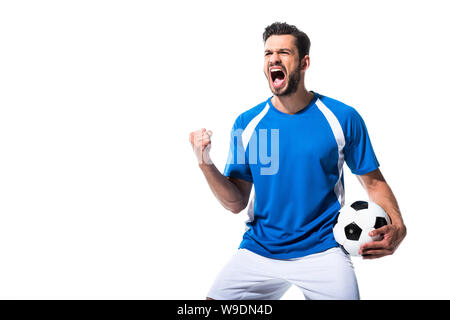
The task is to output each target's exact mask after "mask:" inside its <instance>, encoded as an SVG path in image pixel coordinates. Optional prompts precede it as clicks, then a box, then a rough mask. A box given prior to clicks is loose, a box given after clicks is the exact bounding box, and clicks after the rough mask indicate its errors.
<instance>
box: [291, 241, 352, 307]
mask: <svg viewBox="0 0 450 320" xmlns="http://www.w3.org/2000/svg"><path fill="white" fill-rule="evenodd" d="M295 263H296V267H295V268H291V270H290V271H289V280H290V281H291V283H293V284H295V285H296V286H298V287H300V289H302V291H303V294H304V295H305V298H306V299H314V300H328V299H337V300H358V299H359V289H358V282H357V279H356V275H355V271H354V269H353V264H352V261H351V259H350V256H349V255H347V254H346V253H345V252H344V251H343V250H342V249H341V248H331V249H329V250H326V251H324V252H320V253H318V254H313V255H310V256H307V257H304V258H301V259H299V260H296V261H295ZM292 269H293V270H292Z"/></svg>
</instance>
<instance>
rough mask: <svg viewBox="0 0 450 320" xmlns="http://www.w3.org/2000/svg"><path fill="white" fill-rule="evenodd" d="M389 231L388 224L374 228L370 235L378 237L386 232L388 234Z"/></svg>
mask: <svg viewBox="0 0 450 320" xmlns="http://www.w3.org/2000/svg"><path fill="white" fill-rule="evenodd" d="M388 231H389V225H386V226H382V227H381V228H378V229H375V230H372V231H371V232H369V236H371V237H376V236H382V235H384V234H386V233H387V232H388Z"/></svg>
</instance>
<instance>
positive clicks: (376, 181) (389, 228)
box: [357, 169, 406, 259]
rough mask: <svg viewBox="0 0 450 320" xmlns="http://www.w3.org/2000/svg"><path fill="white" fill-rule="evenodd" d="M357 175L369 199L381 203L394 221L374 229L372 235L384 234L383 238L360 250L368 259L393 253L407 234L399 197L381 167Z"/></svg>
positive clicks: (363, 246) (365, 245)
mask: <svg viewBox="0 0 450 320" xmlns="http://www.w3.org/2000/svg"><path fill="white" fill-rule="evenodd" d="M357 177H358V180H359V182H360V183H361V184H362V186H363V187H364V189H366V191H367V194H368V195H369V199H370V200H371V201H373V202H375V203H377V204H378V205H380V206H381V207H382V208H383V209H384V210H385V211H386V213H387V214H388V215H389V217H390V218H391V222H392V224H390V225H386V226H383V227H381V228H379V229H376V230H374V231H372V232H371V233H370V235H371V236H375V235H377V234H380V235H383V238H382V240H380V241H373V242H370V243H367V244H364V245H362V246H361V250H360V252H361V254H362V255H363V256H364V257H365V258H368V259H374V258H380V257H383V256H386V255H390V254H393V253H394V251H395V250H396V249H397V248H398V246H399V245H400V243H401V242H402V240H403V239H404V238H405V236H406V226H405V224H404V223H403V219H402V215H401V213H400V208H399V205H398V203H397V199H396V198H395V196H394V193H393V192H392V190H391V188H390V187H389V185H388V184H387V182H386V180H385V179H384V177H383V175H382V173H381V171H380V170H379V169H377V170H374V171H372V172H369V173H367V174H364V175H361V176H357Z"/></svg>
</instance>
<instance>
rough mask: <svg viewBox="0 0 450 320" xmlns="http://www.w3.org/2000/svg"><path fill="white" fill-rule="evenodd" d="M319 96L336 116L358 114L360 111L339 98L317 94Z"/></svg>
mask: <svg viewBox="0 0 450 320" xmlns="http://www.w3.org/2000/svg"><path fill="white" fill-rule="evenodd" d="M317 96H318V98H319V99H320V101H322V103H323V104H324V105H325V106H326V107H327V108H328V109H330V110H331V111H332V112H333V113H334V114H335V115H336V116H338V115H339V116H341V117H351V116H354V115H355V114H357V113H358V112H357V111H356V109H355V108H354V107H352V106H349V105H348V104H345V103H343V102H341V101H339V100H336V99H333V98H330V97H327V96H324V95H322V94H317Z"/></svg>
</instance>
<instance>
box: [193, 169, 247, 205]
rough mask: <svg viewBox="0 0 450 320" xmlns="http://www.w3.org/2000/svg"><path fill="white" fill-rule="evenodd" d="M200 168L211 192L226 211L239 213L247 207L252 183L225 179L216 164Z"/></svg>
mask: <svg viewBox="0 0 450 320" xmlns="http://www.w3.org/2000/svg"><path fill="white" fill-rule="evenodd" d="M199 166H200V169H201V170H202V172H203V174H204V175H205V178H206V181H207V182H208V185H209V187H210V188H211V191H212V192H213V194H214V195H215V196H216V198H217V200H219V202H220V203H221V204H222V206H223V207H224V208H225V209H227V210H230V211H231V212H233V213H239V212H241V211H242V210H243V209H245V207H247V204H248V199H249V197H250V191H251V190H252V185H253V184H252V183H251V182H248V181H245V180H242V179H236V178H230V177H225V176H224V175H223V174H222V173H220V172H219V170H217V168H216V166H215V165H214V164H210V165H208V164H201V165H199Z"/></svg>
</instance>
